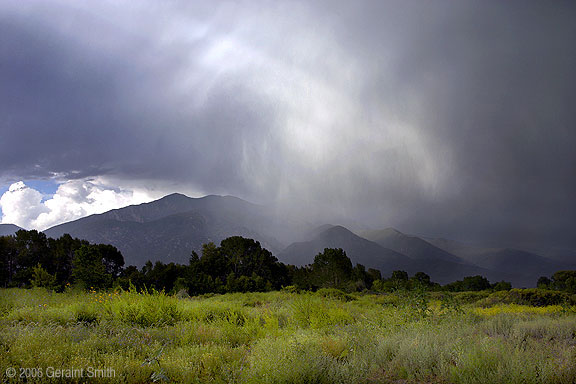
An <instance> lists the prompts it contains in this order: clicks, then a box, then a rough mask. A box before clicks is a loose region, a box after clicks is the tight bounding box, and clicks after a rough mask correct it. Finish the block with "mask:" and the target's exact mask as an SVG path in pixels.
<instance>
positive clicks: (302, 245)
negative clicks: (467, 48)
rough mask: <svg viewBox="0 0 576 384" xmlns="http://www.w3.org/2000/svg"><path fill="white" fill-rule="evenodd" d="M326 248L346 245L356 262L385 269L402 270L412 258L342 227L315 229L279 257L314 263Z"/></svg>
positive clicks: (301, 263) (291, 261) (288, 261)
mask: <svg viewBox="0 0 576 384" xmlns="http://www.w3.org/2000/svg"><path fill="white" fill-rule="evenodd" d="M314 234H315V235H314ZM324 248H342V249H344V250H345V251H346V254H347V255H348V257H349V258H350V259H351V260H352V263H354V264H356V263H359V264H363V265H364V266H366V267H367V268H377V269H380V270H383V271H392V270H393V269H401V267H405V266H407V265H409V264H410V258H409V257H407V256H405V255H402V254H400V253H398V252H395V251H393V250H391V249H386V248H384V247H381V246H380V245H378V244H376V243H374V242H372V241H369V240H366V239H364V238H362V237H360V236H357V235H355V234H354V233H352V232H351V231H349V230H348V229H346V228H344V227H342V226H322V227H320V228H318V229H317V230H315V231H313V237H312V238H311V239H310V240H309V241H303V242H297V243H292V244H291V245H290V246H288V247H287V248H286V249H284V250H283V251H282V252H281V253H280V254H279V255H278V258H279V259H280V261H282V262H284V263H288V264H294V265H306V264H311V263H312V262H313V261H314V257H315V256H316V255H317V254H318V253H320V252H322V251H323V250H324Z"/></svg>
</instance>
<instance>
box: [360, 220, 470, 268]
mask: <svg viewBox="0 0 576 384" xmlns="http://www.w3.org/2000/svg"><path fill="white" fill-rule="evenodd" d="M358 234H359V235H360V236H362V237H364V238H366V239H368V240H371V241H373V242H375V243H378V244H379V245H381V246H383V247H385V248H389V249H392V250H394V251H396V252H399V253H402V254H404V255H407V256H409V257H411V258H413V259H417V260H430V261H431V260H443V261H451V262H454V263H462V264H467V262H466V261H465V260H464V259H461V258H460V257H458V256H455V255H453V254H451V253H449V252H446V251H445V250H443V249H440V248H438V247H436V246H434V245H432V244H430V243H428V242H427V241H424V240H422V239H421V238H419V237H416V236H410V235H406V234H404V233H402V232H400V231H397V230H396V229H394V228H387V229H381V230H374V231H361V232H358Z"/></svg>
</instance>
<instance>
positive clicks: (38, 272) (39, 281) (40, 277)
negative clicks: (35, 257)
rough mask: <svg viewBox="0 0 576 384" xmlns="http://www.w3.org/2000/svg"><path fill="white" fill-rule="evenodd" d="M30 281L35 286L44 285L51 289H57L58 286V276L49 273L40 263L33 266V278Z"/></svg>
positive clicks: (43, 286)
mask: <svg viewBox="0 0 576 384" xmlns="http://www.w3.org/2000/svg"><path fill="white" fill-rule="evenodd" d="M30 283H31V284H32V286H33V287H42V288H47V289H51V290H54V289H56V287H57V286H58V282H57V280H56V276H54V275H51V274H49V273H48V272H47V271H46V270H45V269H44V268H42V265H40V264H38V265H36V266H35V267H34V268H32V280H31V281H30Z"/></svg>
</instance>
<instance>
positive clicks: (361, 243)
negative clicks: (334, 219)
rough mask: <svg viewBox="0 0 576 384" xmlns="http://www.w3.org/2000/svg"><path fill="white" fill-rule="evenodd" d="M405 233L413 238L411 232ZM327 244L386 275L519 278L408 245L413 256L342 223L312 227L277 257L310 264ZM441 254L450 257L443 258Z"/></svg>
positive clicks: (443, 279)
mask: <svg viewBox="0 0 576 384" xmlns="http://www.w3.org/2000/svg"><path fill="white" fill-rule="evenodd" d="M404 236H406V235H404ZM406 237H407V238H411V237H410V236H406ZM414 243H415V244H419V245H421V244H422V243H421V242H419V241H414ZM324 248H342V249H344V250H345V251H346V254H347V255H348V257H350V259H351V260H352V263H354V264H356V263H360V264H363V265H364V266H366V267H367V268H376V269H379V270H381V271H382V273H383V275H384V276H385V277H388V276H389V275H390V273H391V272H392V271H393V270H405V271H407V272H408V273H410V274H414V273H416V272H425V273H427V274H428V275H430V277H431V278H432V280H433V281H435V282H438V283H441V284H445V283H449V282H453V281H456V280H460V279H462V278H463V277H464V276H474V275H482V276H486V277H487V278H488V279H490V281H493V282H494V281H498V280H503V279H506V280H508V281H511V280H515V279H516V276H514V275H513V274H508V273H501V272H499V271H493V270H489V269H486V268H482V267H479V266H476V265H472V264H470V263H467V262H465V261H462V262H455V261H453V260H461V259H458V258H457V257H450V256H449V255H448V256H447V255H446V254H445V253H443V252H442V251H441V250H440V251H435V252H436V253H435V254H434V255H441V256H434V257H432V256H426V255H425V254H419V253H418V252H415V251H414V247H409V250H410V251H414V254H416V255H417V256H418V257H420V259H416V258H411V257H409V256H408V255H406V254H403V253H400V252H397V250H392V249H389V248H386V247H383V246H382V245H380V244H377V243H376V242H373V241H370V240H367V239H365V238H362V237H360V236H358V235H356V234H354V233H352V232H350V231H349V230H348V229H346V228H344V227H341V226H329V225H324V226H322V227H319V228H317V229H316V230H314V231H312V233H311V236H310V240H309V241H304V242H298V243H293V244H291V245H290V246H288V247H287V248H286V249H285V250H284V251H282V252H281V253H280V254H279V256H278V258H279V259H280V260H281V261H283V262H285V263H290V264H295V265H305V264H310V263H312V262H313V259H314V256H316V255H317V254H318V253H319V252H322V251H323V250H324ZM433 248H434V246H432V245H430V246H429V249H433ZM441 257H443V258H447V259H449V260H443V259H442V258H441Z"/></svg>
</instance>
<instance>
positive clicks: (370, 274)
mask: <svg viewBox="0 0 576 384" xmlns="http://www.w3.org/2000/svg"><path fill="white" fill-rule="evenodd" d="M0 286H2V287H31V286H39V287H46V288H49V289H52V290H55V291H63V290H64V289H66V287H69V286H76V287H79V288H82V289H107V288H112V287H121V288H123V289H128V288H129V287H130V286H134V287H135V288H137V289H150V288H154V289H157V290H165V291H166V292H172V293H175V292H182V291H184V292H186V293H188V294H190V295H199V294H205V293H226V292H254V291H270V290H278V289H281V288H283V287H291V288H293V289H301V290H317V289H320V288H337V289H341V290H345V291H348V292H352V291H363V290H371V291H380V292H391V291H395V290H405V289H408V290H410V289H415V288H418V289H426V290H435V291H441V290H444V291H453V292H458V291H481V290H494V291H500V290H510V289H511V288H512V285H511V284H510V283H509V282H504V281H501V282H497V283H495V284H491V283H490V282H489V281H488V279H486V278H485V277H483V276H468V277H465V278H464V279H462V280H461V281H456V282H453V283H450V284H446V285H444V286H441V285H440V284H438V283H435V282H432V281H431V279H430V276H428V275H427V274H426V273H424V272H417V273H416V274H414V275H413V276H409V274H408V273H407V272H406V271H400V270H398V271H393V272H392V274H391V275H390V276H389V277H383V276H382V273H381V271H379V270H376V269H372V268H368V269H366V267H365V266H363V265H361V264H356V265H353V264H352V262H351V260H350V258H349V257H348V256H347V255H346V252H345V251H344V250H343V249H333V248H326V249H324V251H323V252H320V253H318V254H317V255H316V256H315V257H314V260H313V262H312V263H311V264H310V265H306V266H303V267H296V266H294V265H286V264H283V263H281V262H279V261H278V259H277V258H276V257H275V256H274V255H272V253H271V252H270V251H268V250H267V249H265V248H262V246H261V245H260V243H259V242H258V241H255V240H253V239H247V238H244V237H241V236H232V237H229V238H227V239H224V240H222V241H221V243H220V245H219V246H217V245H215V244H214V243H208V244H204V245H203V247H202V251H201V254H198V253H196V252H194V251H193V252H192V253H191V256H190V259H189V262H188V264H177V263H163V262H160V261H157V262H155V263H152V262H151V261H148V262H147V263H146V264H145V265H144V266H143V267H142V268H140V269H139V268H137V267H136V266H132V265H131V266H128V267H124V258H123V256H122V253H121V252H120V251H119V250H118V249H117V248H115V247H114V246H112V245H108V244H91V243H89V242H88V241H86V240H80V239H76V238H72V237H71V236H70V235H63V236H62V237H60V238H58V239H52V238H47V237H46V235H45V234H44V233H42V232H38V231H35V230H32V231H26V230H20V231H18V232H16V234H15V235H12V236H3V237H0ZM538 287H539V288H545V289H554V290H562V291H567V292H571V293H576V271H560V272H557V273H555V274H554V275H553V276H552V277H551V278H547V277H541V278H540V279H539V280H538Z"/></svg>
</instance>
